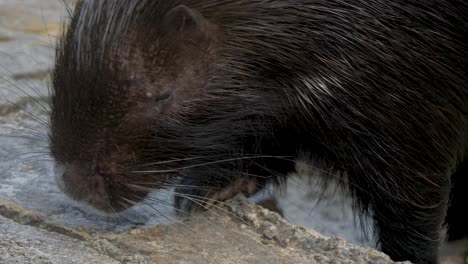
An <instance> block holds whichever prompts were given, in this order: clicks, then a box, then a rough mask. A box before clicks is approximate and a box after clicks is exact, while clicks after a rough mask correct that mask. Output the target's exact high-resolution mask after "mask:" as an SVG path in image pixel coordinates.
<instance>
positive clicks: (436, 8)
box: [50, 0, 468, 263]
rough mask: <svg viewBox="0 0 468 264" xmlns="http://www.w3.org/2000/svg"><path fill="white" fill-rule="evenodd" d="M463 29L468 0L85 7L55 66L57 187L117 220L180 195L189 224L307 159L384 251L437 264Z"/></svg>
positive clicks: (461, 126) (454, 147) (463, 99)
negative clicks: (345, 194)
mask: <svg viewBox="0 0 468 264" xmlns="http://www.w3.org/2000/svg"><path fill="white" fill-rule="evenodd" d="M467 18H468V2H467V1H462V0H452V1H449V0H442V1H440V0H438V1H435V0H427V1H420V0H409V1H408V0H393V1H384V0H366V1H360V0H357V1H356V0H267V1H260V0H237V1H234V0H226V1H219V0H218V1H215V0H197V1H195V0H177V1H156V0H151V1H150V0H139V1H127V0H114V1H111V0H105V1H104V0H103V1H90V0H88V1H81V2H80V3H79V5H78V7H77V9H76V11H75V13H74V15H73V17H72V20H71V22H70V25H69V27H68V31H67V33H66V35H65V36H64V37H63V39H62V41H61V43H60V45H59V46H58V49H57V59H56V66H55V70H54V86H53V87H54V89H53V96H52V103H51V107H52V114H51V132H50V141H51V152H52V154H53V156H54V158H55V160H56V162H57V165H58V166H59V167H61V168H62V169H63V172H64V173H63V175H62V177H61V181H62V183H63V184H62V187H63V189H64V190H65V192H67V193H68V194H69V195H70V196H71V197H73V198H75V199H77V200H82V201H86V202H88V203H90V204H91V205H93V206H95V207H96V208H98V209H101V210H104V211H107V212H111V211H120V210H124V209H126V208H128V207H130V206H132V205H133V204H134V203H136V202H139V201H141V200H142V199H144V198H145V197H146V195H147V194H148V192H149V191H151V190H155V189H160V188H168V187H177V194H178V197H177V199H176V205H177V206H178V207H179V208H181V209H184V210H190V209H192V208H194V207H196V205H200V204H203V203H204V201H203V198H207V199H209V198H210V197H214V198H218V199H223V198H226V196H227V195H231V194H232V192H238V191H244V192H248V193H252V192H255V190H254V189H255V188H254V189H252V187H251V186H252V185H251V182H252V181H254V182H255V183H256V184H257V186H258V187H257V189H259V188H261V186H264V185H265V184H266V183H268V182H274V183H279V184H281V183H283V182H284V180H285V177H286V175H287V174H288V173H289V172H291V171H293V170H294V161H293V160H294V158H295V157H297V156H298V155H300V153H309V154H310V158H312V159H314V160H315V161H317V162H318V163H320V164H321V167H323V168H325V170H328V172H330V174H331V175H337V174H336V173H335V171H340V172H342V173H340V175H342V176H341V177H342V178H341V179H340V182H346V183H347V185H346V186H347V187H348V188H349V189H350V190H351V193H352V194H353V198H354V200H355V204H356V208H358V211H359V212H361V213H362V214H368V215H370V216H372V217H373V219H374V221H375V224H376V232H377V234H378V242H379V244H380V246H381V249H382V250H383V251H384V252H386V253H388V254H389V255H390V256H391V257H392V258H393V259H394V260H412V261H414V262H417V263H435V262H436V259H437V253H436V252H437V247H438V241H439V239H440V232H441V228H442V224H443V222H444V218H445V215H446V211H447V205H448V202H449V193H450V188H451V186H452V185H453V184H454V183H453V182H451V178H450V175H452V174H453V173H454V172H455V171H456V169H457V166H458V165H459V164H461V163H462V162H463V159H464V151H466V149H467V144H466V143H467V142H468V139H467V134H468V133H467V128H468V125H467V124H468V123H467V110H468V109H467V108H468V103H467V102H468V87H467V86H468V62H467V54H468V52H467V40H468V38H467V37H468V33H467V32H468V29H467V25H468V24H467ZM465 162H466V160H465ZM327 168H329V169H327ZM332 168H333V169H332ZM460 174H463V175H461V176H458V178H457V179H456V180H457V181H459V182H460V183H457V182H455V184H456V185H457V187H456V188H460V187H458V184H463V183H462V182H466V180H465V179H466V177H467V176H468V175H466V170H465V172H459V175H460ZM324 180H325V183H326V181H327V179H324ZM239 182H241V183H246V184H244V185H239V184H238V183H239ZM249 182H250V183H249ZM249 184H250V185H249ZM242 186H244V187H242ZM226 188H228V190H230V191H229V192H228V193H226V191H224V192H223V189H224V190H226ZM463 188H464V187H461V189H462V192H463ZM465 188H466V185H465ZM462 192H460V191H458V192H457V193H455V192H454V193H453V194H452V196H453V197H454V201H456V200H457V199H466V195H464V194H462ZM200 198H201V200H200ZM454 204H456V203H454ZM457 206H458V207H460V205H459V204H457ZM449 212H450V211H449ZM452 214H453V215H455V216H457V217H453V216H452V218H450V215H449V218H448V219H453V218H459V217H461V215H459V217H458V214H459V209H457V210H456V211H454V212H453V213H452ZM448 224H449V227H450V228H453V230H455V229H458V230H461V231H463V232H465V235H466V234H467V231H466V230H467V228H468V227H467V226H466V225H465V226H463V224H460V223H457V222H456V221H453V222H449V223H448ZM452 226H453V227H452ZM461 231H460V232H461Z"/></svg>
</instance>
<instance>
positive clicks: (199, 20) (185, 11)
mask: <svg viewBox="0 0 468 264" xmlns="http://www.w3.org/2000/svg"><path fill="white" fill-rule="evenodd" d="M163 25H164V28H165V29H166V30H167V33H168V34H174V35H178V36H179V37H182V38H184V39H187V40H188V39H190V40H192V41H197V42H199V41H206V40H210V39H211V37H212V35H213V34H214V26H213V25H212V24H211V23H210V22H209V21H208V20H207V19H206V18H205V17H203V15H202V14H201V13H200V12H198V11H197V10H195V9H192V8H189V7H187V6H185V5H179V6H177V7H174V8H173V9H171V10H170V11H169V12H168V13H167V14H166V16H165V17H164V21H163Z"/></svg>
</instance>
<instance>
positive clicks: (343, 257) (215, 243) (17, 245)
mask: <svg viewBox="0 0 468 264" xmlns="http://www.w3.org/2000/svg"><path fill="white" fill-rule="evenodd" d="M0 215H2V216H3V217H0V238H1V242H0V261H4V262H0V263H25V264H28V263H31V264H32V263H34V264H35V263H103V264H107V263H187V264H188V263H213V264H214V263H216V264H224V263H225V264H231V263H232V264H234V263H235V264H242V263H246V264H247V263H257V264H271V263H278V264H280V263H281V264H282V263H284V264H289V263H291V264H293V263H382V264H384V263H393V262H392V261H390V259H389V258H388V256H386V255H385V254H383V253H380V252H378V251H376V250H374V249H370V248H363V247H358V246H353V245H350V244H348V243H347V242H345V241H344V240H341V239H338V238H326V237H323V236H321V235H319V234H318V233H316V232H314V231H310V230H307V229H305V228H303V227H300V226H293V225H290V224H289V223H287V222H286V221H285V220H284V219H283V218H282V217H281V216H279V215H278V214H277V213H274V212H271V211H269V210H267V209H264V208H262V207H260V206H257V205H254V204H252V203H251V202H249V201H248V200H247V199H246V198H244V197H242V196H238V197H236V198H235V199H233V200H231V201H229V203H227V204H221V205H219V206H217V207H215V208H213V209H211V210H209V211H207V212H203V213H200V214H197V215H194V216H193V217H191V218H190V219H188V220H184V221H181V222H179V223H175V224H171V225H158V226H156V227H151V228H144V229H132V230H129V231H126V232H120V233H118V232H114V231H104V230H101V231H92V232H91V231H80V230H75V229H73V228H70V227H65V226H62V225H61V224H59V223H54V222H50V221H48V220H47V219H46V218H45V217H44V216H41V215H39V214H34V213H31V212H30V211H28V210H25V209H23V208H21V207H18V206H17V205H14V204H8V203H3V204H1V203H0Z"/></svg>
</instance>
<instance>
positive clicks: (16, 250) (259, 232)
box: [0, 0, 464, 264]
mask: <svg viewBox="0 0 468 264" xmlns="http://www.w3.org/2000/svg"><path fill="white" fill-rule="evenodd" d="M65 18H66V12H65V8H64V5H63V4H62V3H61V1H59V0H24V1H18V0H0V263H26V264H27V263H34V264H36V263H103V264H107V263H220V264H222V263H257V264H262V263H392V262H391V261H390V260H389V258H388V257H387V256H385V255H384V254H382V253H379V252H378V251H376V250H373V249H370V248H364V247H358V246H354V245H351V244H349V243H347V242H345V241H344V240H341V239H338V238H327V237H324V236H321V235H319V233H317V232H315V231H311V230H308V229H305V228H303V227H300V226H294V225H291V224H289V223H288V222H286V221H285V220H284V219H283V218H281V217H280V216H279V215H278V214H276V213H273V212H271V211H269V210H267V209H264V208H262V207H260V206H257V205H254V204H253V203H251V202H249V201H248V200H246V199H245V198H243V197H237V198H236V199H234V200H232V201H229V202H228V203H227V204H220V205H217V206H215V207H214V208H212V209H211V210H210V211H208V212H204V213H200V214H197V215H195V216H193V217H191V218H190V219H182V218H179V217H177V216H176V215H175V214H174V211H173V209H172V208H171V206H170V204H171V199H172V198H171V197H172V196H171V193H170V192H159V193H156V194H154V195H153V196H151V197H150V198H149V199H147V201H146V202H145V203H144V204H143V205H141V206H138V207H137V208H135V209H134V210H130V211H129V212H126V213H124V214H122V215H120V216H106V215H101V214H99V213H97V212H95V211H94V210H92V209H91V208H88V207H86V206H80V205H77V204H76V203H74V202H72V201H70V200H69V199H68V198H67V197H65V195H64V194H63V193H62V192H61V191H60V190H59V189H58V188H57V186H56V184H55V183H54V178H53V164H52V163H51V160H50V156H49V155H48V153H47V100H48V99H47V94H48V89H47V87H48V85H49V83H50V80H49V70H50V67H51V63H52V61H53V54H54V50H53V45H54V42H55V40H56V36H57V35H58V34H59V33H60V30H61V27H62V23H63V20H64V19H65ZM290 187H291V188H289V191H288V192H287V193H285V194H280V195H278V196H277V197H279V200H278V205H279V206H280V207H281V208H282V209H281V210H282V212H283V214H284V216H285V218H286V219H288V220H289V221H290V222H292V223H296V224H301V225H306V226H308V227H313V228H314V229H316V230H318V231H319V232H320V233H323V234H326V235H333V236H335V235H337V236H340V237H343V238H345V239H346V240H348V241H352V242H354V243H363V244H369V242H366V239H365V238H364V237H362V236H361V234H360V233H359V232H356V231H355V227H354V222H353V218H352V215H351V211H350V208H349V206H347V205H346V198H345V197H344V198H343V197H342V196H341V195H336V194H335V193H334V192H330V193H329V197H327V199H325V200H328V201H327V202H326V203H325V204H322V206H321V207H317V206H316V204H315V202H314V200H318V199H320V198H323V197H322V195H323V193H320V195H316V196H315V197H311V192H310V190H305V188H304V185H303V184H301V183H300V182H299V183H298V182H295V181H293V182H291V183H290ZM317 193H319V191H317ZM312 194H313V193H312ZM312 196H313V195H312ZM328 198H337V199H328ZM304 199H307V202H301V201H303V200H304ZM459 247H461V248H463V247H464V245H463V244H462V245H461V246H459ZM452 260H453V261H454V262H447V263H453V264H456V263H463V261H462V260H461V259H457V258H452Z"/></svg>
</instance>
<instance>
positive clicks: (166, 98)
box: [156, 92, 172, 103]
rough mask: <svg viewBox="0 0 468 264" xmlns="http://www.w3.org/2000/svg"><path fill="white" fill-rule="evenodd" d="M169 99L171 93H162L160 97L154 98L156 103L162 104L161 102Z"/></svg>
mask: <svg viewBox="0 0 468 264" xmlns="http://www.w3.org/2000/svg"><path fill="white" fill-rule="evenodd" d="M171 97H172V93H171V92H166V93H163V94H161V95H160V96H158V97H156V102H158V103H163V102H166V101H169V100H170V99H171Z"/></svg>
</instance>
